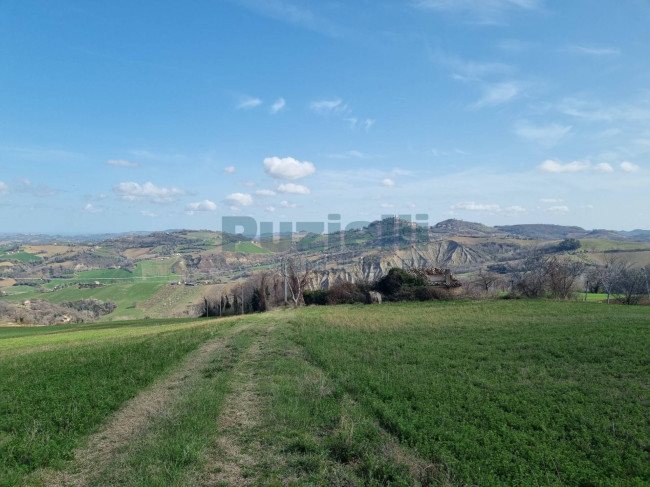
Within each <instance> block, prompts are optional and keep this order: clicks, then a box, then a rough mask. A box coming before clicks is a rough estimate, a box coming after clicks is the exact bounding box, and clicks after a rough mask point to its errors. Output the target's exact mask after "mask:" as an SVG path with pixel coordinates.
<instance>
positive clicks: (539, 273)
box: [516, 249, 548, 298]
mask: <svg viewBox="0 0 650 487" xmlns="http://www.w3.org/2000/svg"><path fill="white" fill-rule="evenodd" d="M547 260H548V257H546V256H545V255H543V254H542V253H541V252H540V251H539V249H532V250H531V252H530V253H529V255H528V256H527V257H526V259H525V260H524V261H523V262H522V269H521V271H520V272H519V273H518V275H517V276H516V286H517V288H518V289H519V291H521V292H522V293H523V294H524V295H525V296H526V297H529V298H539V297H542V296H543V295H544V292H545V291H546V287H547V283H548V275H547V266H546V262H547Z"/></svg>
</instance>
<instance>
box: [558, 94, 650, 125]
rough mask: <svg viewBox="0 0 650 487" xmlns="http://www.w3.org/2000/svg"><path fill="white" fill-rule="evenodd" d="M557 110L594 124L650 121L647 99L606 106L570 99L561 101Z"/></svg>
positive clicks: (649, 104) (594, 102)
mask: <svg viewBox="0 0 650 487" xmlns="http://www.w3.org/2000/svg"><path fill="white" fill-rule="evenodd" d="M556 108H557V110H558V111H559V112H561V113H564V114H565V115H570V116H572V117H576V118H580V119H584V120H587V121H592V122H612V121H616V120H624V121H629V122H648V121H650V102H649V101H648V100H647V99H640V100H638V101H637V102H636V103H633V104H610V105H605V104H603V103H601V102H599V101H589V100H585V99H581V98H571V97H568V98H564V99H563V100H561V101H560V102H559V103H558V104H557V106H556Z"/></svg>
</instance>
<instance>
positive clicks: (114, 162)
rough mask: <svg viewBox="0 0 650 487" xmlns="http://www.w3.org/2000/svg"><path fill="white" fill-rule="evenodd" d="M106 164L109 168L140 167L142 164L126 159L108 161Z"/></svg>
mask: <svg viewBox="0 0 650 487" xmlns="http://www.w3.org/2000/svg"><path fill="white" fill-rule="evenodd" d="M106 164H108V165H109V166H120V167H140V164H138V163H137V162H131V161H127V160H126V159H109V160H108V161H106Z"/></svg>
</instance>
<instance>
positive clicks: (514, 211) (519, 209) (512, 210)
mask: <svg viewBox="0 0 650 487" xmlns="http://www.w3.org/2000/svg"><path fill="white" fill-rule="evenodd" d="M503 211H504V213H506V214H509V215H518V214H520V213H526V212H527V211H528V210H526V208H524V207H523V206H519V205H514V206H508V207H507V208H504V209H503Z"/></svg>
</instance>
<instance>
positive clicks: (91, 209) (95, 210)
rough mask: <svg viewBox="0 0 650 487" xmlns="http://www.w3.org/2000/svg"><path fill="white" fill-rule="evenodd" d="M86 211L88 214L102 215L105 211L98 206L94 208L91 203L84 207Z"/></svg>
mask: <svg viewBox="0 0 650 487" xmlns="http://www.w3.org/2000/svg"><path fill="white" fill-rule="evenodd" d="M84 211H85V212H87V213H101V212H102V211H104V209H103V208H101V207H98V206H94V205H93V204H91V203H87V204H86V206H84Z"/></svg>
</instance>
